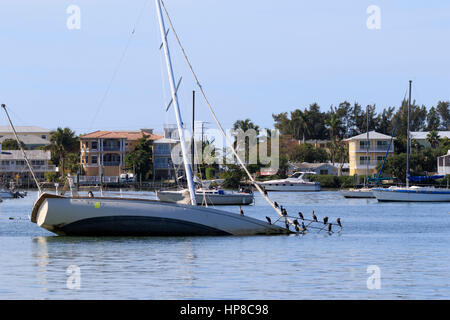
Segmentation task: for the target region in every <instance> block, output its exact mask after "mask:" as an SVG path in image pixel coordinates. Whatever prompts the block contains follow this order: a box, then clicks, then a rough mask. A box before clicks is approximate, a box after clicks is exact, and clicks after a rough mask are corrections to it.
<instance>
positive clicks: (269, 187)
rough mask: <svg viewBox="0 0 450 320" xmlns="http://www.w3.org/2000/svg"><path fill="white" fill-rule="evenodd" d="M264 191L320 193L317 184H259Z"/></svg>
mask: <svg viewBox="0 0 450 320" xmlns="http://www.w3.org/2000/svg"><path fill="white" fill-rule="evenodd" d="M260 186H262V187H263V188H264V190H266V191H305V192H310V191H312V192H314V191H320V184H319V183H284V184H280V183H261V184H260Z"/></svg>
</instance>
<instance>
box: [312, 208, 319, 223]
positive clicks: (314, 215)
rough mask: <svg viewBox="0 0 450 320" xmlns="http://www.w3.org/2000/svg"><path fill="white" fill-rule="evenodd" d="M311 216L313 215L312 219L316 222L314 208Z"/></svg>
mask: <svg viewBox="0 0 450 320" xmlns="http://www.w3.org/2000/svg"><path fill="white" fill-rule="evenodd" d="M312 216H313V220H314V221H315V222H318V221H317V217H316V215H315V214H314V210H313V212H312Z"/></svg>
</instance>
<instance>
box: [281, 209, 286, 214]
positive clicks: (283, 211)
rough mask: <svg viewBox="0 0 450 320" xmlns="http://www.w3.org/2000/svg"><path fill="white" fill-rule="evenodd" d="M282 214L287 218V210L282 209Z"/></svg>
mask: <svg viewBox="0 0 450 320" xmlns="http://www.w3.org/2000/svg"><path fill="white" fill-rule="evenodd" d="M281 214H282V215H283V216H287V211H286V209H285V208H281Z"/></svg>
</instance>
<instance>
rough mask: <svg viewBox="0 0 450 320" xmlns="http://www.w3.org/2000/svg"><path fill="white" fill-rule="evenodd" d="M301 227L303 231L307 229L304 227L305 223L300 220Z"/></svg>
mask: <svg viewBox="0 0 450 320" xmlns="http://www.w3.org/2000/svg"><path fill="white" fill-rule="evenodd" d="M302 229H303V231H306V230H307V229H306V227H305V223H304V222H302Z"/></svg>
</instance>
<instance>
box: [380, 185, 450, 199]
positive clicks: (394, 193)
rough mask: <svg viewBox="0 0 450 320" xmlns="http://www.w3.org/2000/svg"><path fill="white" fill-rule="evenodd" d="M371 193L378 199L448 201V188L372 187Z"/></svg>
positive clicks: (449, 196) (449, 197)
mask: <svg viewBox="0 0 450 320" xmlns="http://www.w3.org/2000/svg"><path fill="white" fill-rule="evenodd" d="M372 192H373V194H374V195H375V197H376V198H377V200H378V201H399V202H447V201H450V190H448V189H442V190H439V189H433V190H432V189H431V188H430V189H428V190H424V189H406V188H394V189H391V188H386V189H382V188H374V189H372Z"/></svg>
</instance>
